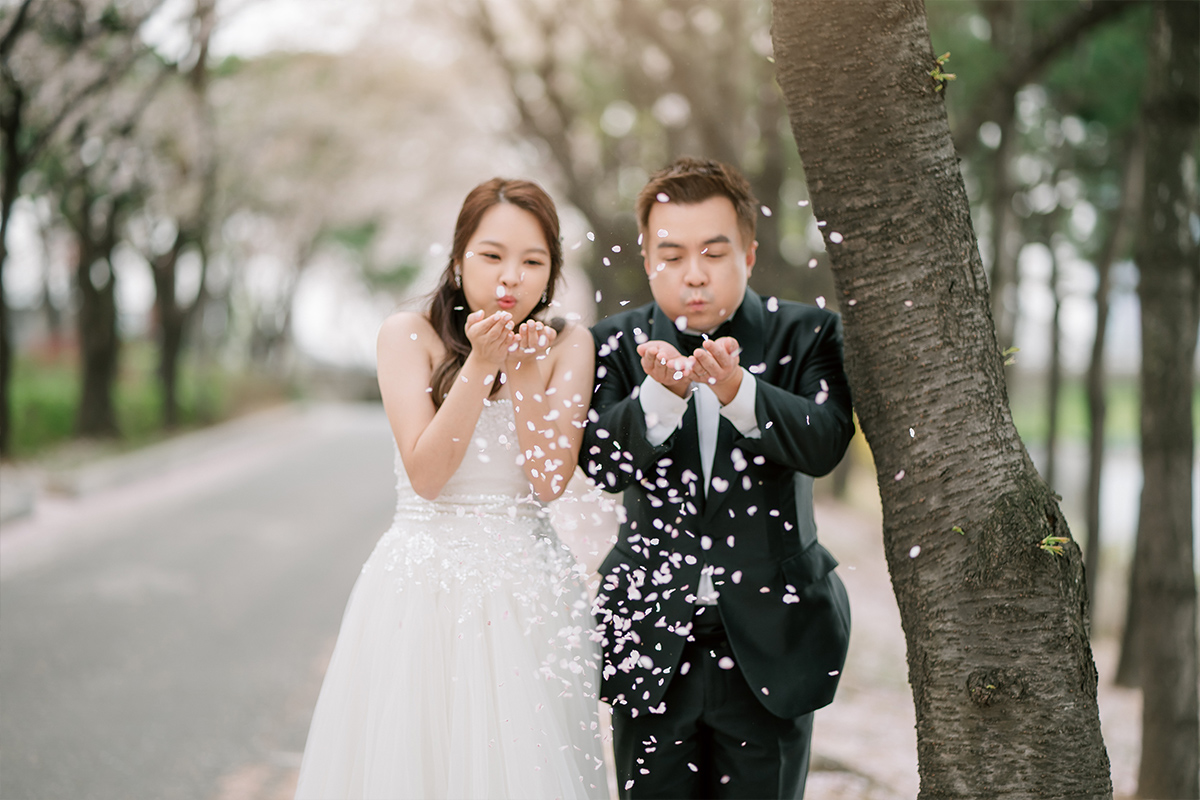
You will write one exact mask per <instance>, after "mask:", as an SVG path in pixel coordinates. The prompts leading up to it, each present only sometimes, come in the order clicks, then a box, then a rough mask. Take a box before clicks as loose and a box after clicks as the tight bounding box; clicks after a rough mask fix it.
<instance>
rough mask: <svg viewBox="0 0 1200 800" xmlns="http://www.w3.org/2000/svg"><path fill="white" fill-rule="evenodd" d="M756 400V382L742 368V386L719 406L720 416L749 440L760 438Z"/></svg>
mask: <svg viewBox="0 0 1200 800" xmlns="http://www.w3.org/2000/svg"><path fill="white" fill-rule="evenodd" d="M664 391H666V390H665V389H664ZM667 393H668V394H670V392H667ZM757 399H758V381H757V380H756V379H755V378H754V376H753V375H751V374H750V372H748V371H747V370H746V368H745V367H742V385H741V386H739V387H738V392H737V394H736V395H734V397H733V399H732V400H730V401H729V403H728V404H727V405H724V406H721V416H723V417H725V419H727V420H729V421H730V422H732V423H733V427H735V428H737V429H738V431H740V432H741V434H742V435H743V436H745V437H747V438H749V439H760V438H762V431H760V430H759V429H758V419H757V417H756V415H755V412H754V404H755V401H756V400H757Z"/></svg>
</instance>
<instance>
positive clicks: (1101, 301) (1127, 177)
mask: <svg viewBox="0 0 1200 800" xmlns="http://www.w3.org/2000/svg"><path fill="white" fill-rule="evenodd" d="M1123 152H1124V158H1123V159H1122V168H1121V202H1120V205H1118V206H1117V208H1116V210H1115V211H1114V212H1113V214H1112V219H1111V220H1110V221H1109V229H1108V233H1107V235H1106V236H1105V238H1104V246H1103V248H1102V249H1101V251H1100V255H1099V257H1098V258H1097V259H1096V335H1095V337H1094V338H1093V339H1092V356H1091V360H1090V361H1089V362H1088V370H1087V379H1086V380H1087V408H1088V476H1087V489H1086V491H1085V495H1086V500H1085V503H1086V506H1087V508H1086V510H1085V515H1086V524H1087V547H1086V548H1085V549H1084V551H1083V555H1084V562H1083V567H1084V574H1085V575H1086V576H1087V592H1088V597H1089V598H1090V600H1091V603H1092V618H1093V619H1094V618H1095V616H1096V600H1097V599H1098V598H1097V597H1096V577H1097V576H1098V575H1099V574H1100V553H1101V547H1102V544H1103V541H1104V538H1103V529H1102V528H1101V526H1100V478H1101V473H1102V471H1103V468H1104V425H1105V420H1106V418H1107V414H1108V404H1107V399H1106V397H1105V384H1106V382H1107V381H1106V378H1105V369H1104V346H1105V342H1106V341H1107V338H1108V294H1109V291H1110V288H1111V283H1112V278H1111V273H1112V265H1113V262H1114V261H1116V260H1117V258H1118V256H1119V255H1120V254H1121V253H1123V252H1125V248H1126V247H1127V246H1128V238H1129V230H1130V226H1129V219H1130V217H1131V216H1132V214H1133V209H1134V208H1135V207H1136V205H1137V203H1139V202H1140V190H1141V174H1140V170H1141V158H1142V154H1141V145H1140V140H1138V139H1137V138H1136V137H1134V139H1133V140H1131V141H1129V142H1127V143H1126V146H1125V147H1124V150H1123ZM1135 176H1136V177H1135Z"/></svg>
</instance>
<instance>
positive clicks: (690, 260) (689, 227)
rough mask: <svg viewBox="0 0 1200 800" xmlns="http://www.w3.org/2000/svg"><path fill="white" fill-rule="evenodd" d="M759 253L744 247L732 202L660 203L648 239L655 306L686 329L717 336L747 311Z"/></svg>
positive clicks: (645, 246) (654, 208)
mask: <svg viewBox="0 0 1200 800" xmlns="http://www.w3.org/2000/svg"><path fill="white" fill-rule="evenodd" d="M757 247H758V242H750V243H749V245H747V244H745V243H743V242H742V235H741V233H740V232H739V231H738V220H737V213H736V212H735V211H734V209H733V203H732V202H731V201H730V200H729V198H727V197H723V196H719V195H718V196H714V197H710V198H708V199H707V200H704V201H702V202H699V203H690V204H681V203H673V202H666V203H655V204H654V205H653V206H652V207H651V209H650V216H649V219H648V221H647V225H646V232H645V234H644V235H643V237H642V256H643V258H644V259H645V263H646V275H647V276H649V278H650V292H651V294H653V295H654V301H655V302H656V303H658V307H659V308H661V309H662V310H663V312H664V313H665V314H666V315H667V316H668V317H670V318H671V319H672V320H675V323H676V325H678V326H679V327H681V328H690V329H691V330H694V331H702V332H708V331H711V330H713V329H714V328H716V327H717V326H718V325H720V324H721V323H722V322H724V321H725V320H727V319H729V317H731V316H732V315H733V312H735V311H737V308H738V306H739V305H741V302H742V298H743V297H744V296H745V294H746V283H747V281H748V280H749V278H750V271H751V270H752V269H753V268H754V253H755V250H756V249H757ZM680 317H682V318H683V322H682V324H681V323H680Z"/></svg>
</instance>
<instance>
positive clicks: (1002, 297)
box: [988, 102, 1019, 351]
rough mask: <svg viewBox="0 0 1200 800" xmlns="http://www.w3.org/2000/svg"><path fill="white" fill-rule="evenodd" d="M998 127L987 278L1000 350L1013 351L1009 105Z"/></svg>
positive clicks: (1014, 228)
mask: <svg viewBox="0 0 1200 800" xmlns="http://www.w3.org/2000/svg"><path fill="white" fill-rule="evenodd" d="M1007 112H1008V114H1007V116H1006V117H1005V118H1004V119H1003V120H1002V122H1001V125H1000V130H1001V134H1000V146H999V147H998V148H996V152H995V154H994V156H993V159H994V160H993V162H992V182H993V188H992V269H991V274H990V275H989V276H988V277H989V279H990V286H991V298H992V300H991V302H992V319H994V320H995V321H996V338H997V339H998V340H999V342H1000V350H1001V351H1005V350H1008V348H1010V347H1012V344H1013V334H1014V331H1015V330H1016V327H1017V322H1016V320H1017V309H1016V297H1017V288H1018V286H1017V280H1018V277H1019V273H1018V272H1017V249H1018V248H1016V247H1013V246H1012V245H1013V244H1014V242H1013V241H1012V239H1013V237H1014V236H1015V235H1016V233H1017V226H1016V225H1015V224H1014V219H1013V210H1012V196H1013V187H1012V180H1011V179H1010V178H1009V175H1008V169H1009V163H1008V162H1009V156H1010V154H1011V153H1012V149H1013V147H1012V145H1013V137H1014V136H1015V135H1016V130H1015V126H1014V125H1013V119H1012V113H1013V112H1012V103H1011V102H1010V103H1009V105H1008V107H1007Z"/></svg>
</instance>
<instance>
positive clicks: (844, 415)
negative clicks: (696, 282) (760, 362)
mask: <svg viewBox="0 0 1200 800" xmlns="http://www.w3.org/2000/svg"><path fill="white" fill-rule="evenodd" d="M827 320H828V321H827V322H826V323H825V324H824V325H822V326H821V329H820V330H819V331H818V332H817V333H816V336H815V337H810V336H809V335H808V331H807V330H804V331H798V334H797V335H796V336H795V337H793V341H792V348H791V349H789V351H788V352H789V354H792V357H793V358H794V359H797V361H798V369H797V370H796V371H795V374H794V376H790V378H789V380H788V381H787V385H775V384H772V383H769V382H767V381H765V380H760V381H758V386H757V389H758V396H757V398H756V402H755V413H756V415H757V417H758V425H759V430H760V431H761V434H762V435H761V437H760V438H757V439H751V438H742V439H740V440H739V446H741V447H743V449H745V450H747V451H749V452H753V453H756V454H761V455H763V456H765V457H766V458H767V459H769V460H770V461H773V462H775V463H776V464H779V465H781V466H783V467H786V468H788V469H792V470H796V471H797V472H802V473H804V474H806V475H811V476H813V477H818V478H819V477H821V476H822V475H826V474H828V473H829V472H830V471H832V470H833V468H834V467H836V466H837V465H838V462H839V461H841V460H842V456H843V455H845V452H846V447H847V445H849V443H850V439H851V437H853V436H854V419H853V416H852V415H851V410H850V384H849V382H848V381H847V380H846V373H845V371H844V369H843V365H842V325H841V317H839V316H837V315H836V314H830V315H829V317H828V318H827ZM797 327H799V326H797ZM802 340H807V341H806V342H804V341H802Z"/></svg>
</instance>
